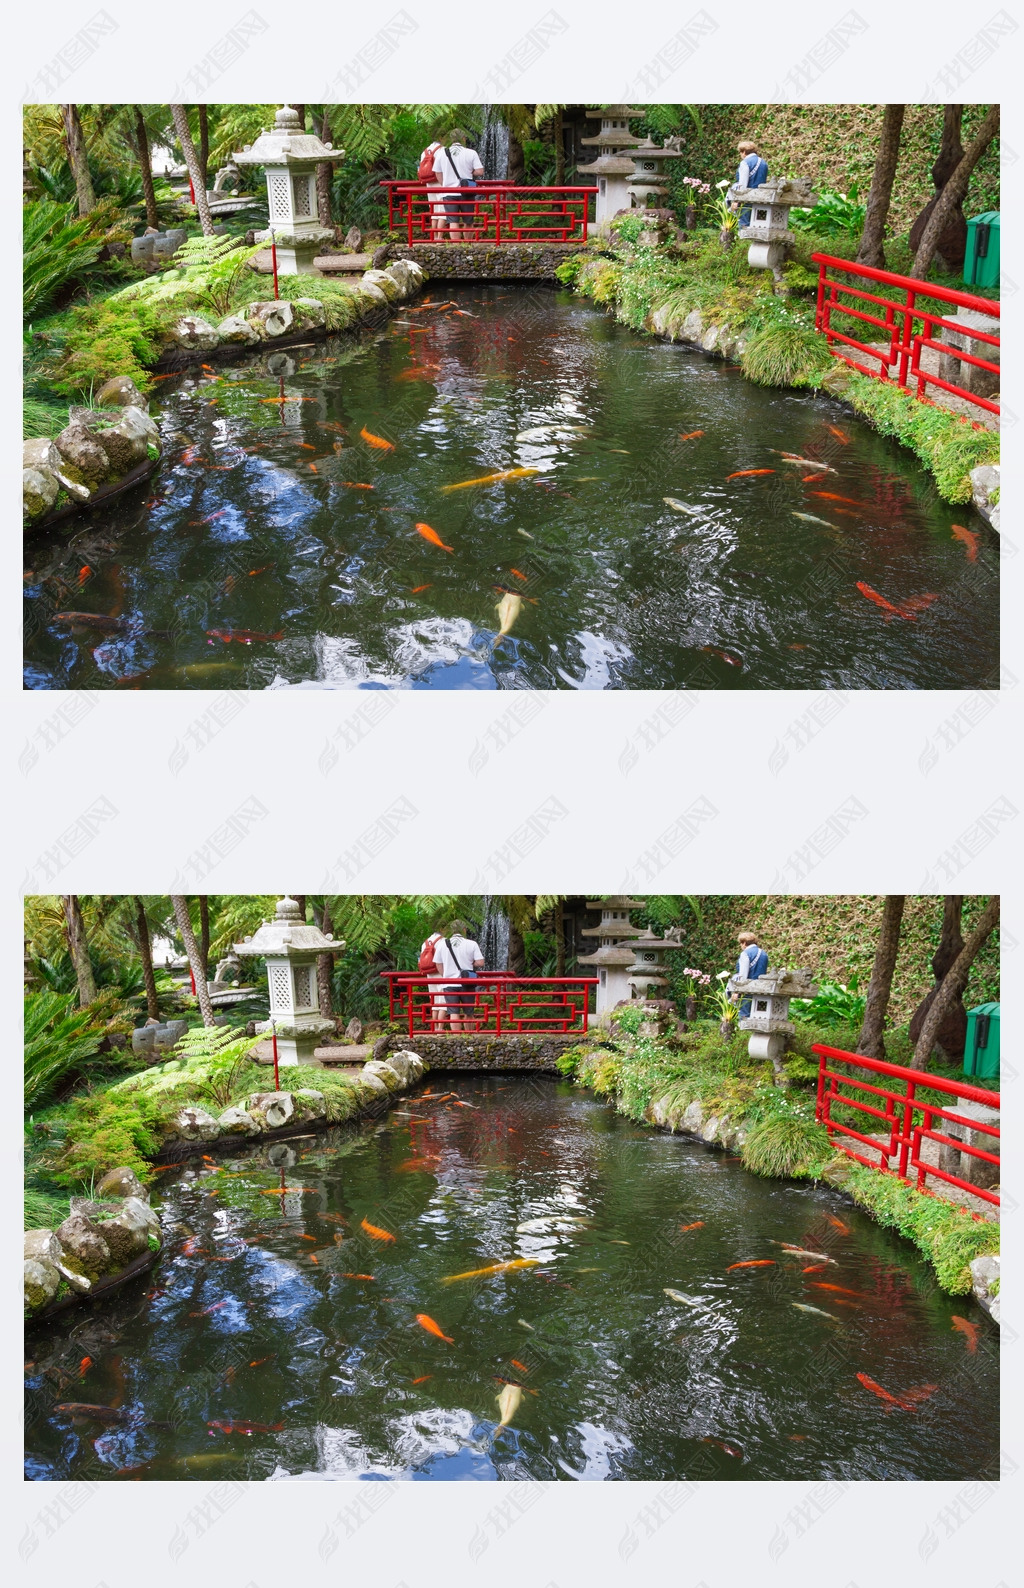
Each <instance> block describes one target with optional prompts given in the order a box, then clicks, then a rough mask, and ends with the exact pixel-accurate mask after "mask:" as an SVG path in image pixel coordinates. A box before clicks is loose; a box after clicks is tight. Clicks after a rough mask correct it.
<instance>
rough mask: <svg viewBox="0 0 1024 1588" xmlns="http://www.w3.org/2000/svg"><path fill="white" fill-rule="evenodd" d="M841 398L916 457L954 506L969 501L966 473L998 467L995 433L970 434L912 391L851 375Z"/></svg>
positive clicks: (971, 428) (967, 428) (953, 416)
mask: <svg viewBox="0 0 1024 1588" xmlns="http://www.w3.org/2000/svg"><path fill="white" fill-rule="evenodd" d="M842 395H843V397H844V398H845V399H846V400H847V401H848V402H849V403H851V404H852V405H853V407H854V408H855V409H856V410H857V412H858V413H859V414H863V416H864V417H865V418H866V419H870V421H871V423H872V424H873V425H874V427H875V429H876V430H879V431H880V432H881V433H882V435H883V436H892V437H893V438H894V439H895V440H897V441H899V442H901V443H902V444H903V446H905V447H909V448H910V449H911V451H912V452H916V453H917V456H918V457H919V458H920V459H921V462H922V463H923V464H924V465H925V466H926V467H927V468H929V469H930V470H931V472H932V473H933V474H934V476H935V483H936V485H937V487H938V490H939V495H940V496H941V497H942V498H943V500H944V501H947V502H953V503H956V504H957V505H959V504H961V503H967V502H969V501H970V500H971V470H972V469H974V468H977V467H978V465H979V464H981V463H998V462H999V433H998V431H995V430H975V428H974V426H973V425H972V424H971V423H970V421H969V420H967V419H961V418H959V417H958V416H957V415H956V414H952V413H950V412H949V410H948V409H945V408H935V407H933V406H932V405H931V404H930V403H923V402H919V401H918V399H917V398H916V397H915V396H914V394H913V392H909V391H906V390H904V389H903V388H901V387H899V386H894V385H893V384H892V383H891V382H886V381H877V380H872V379H871V377H870V376H869V375H861V374H859V373H858V372H857V371H856V370H851V371H850V373H849V377H848V380H847V381H846V382H845V383H844V389H843V392H842Z"/></svg>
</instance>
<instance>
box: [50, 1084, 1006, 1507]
mask: <svg viewBox="0 0 1024 1588" xmlns="http://www.w3.org/2000/svg"><path fill="white" fill-rule="evenodd" d="M448 1081H450V1082H451V1083H452V1085H453V1086H454V1088H455V1090H456V1091H457V1093H458V1097H459V1099H460V1100H462V1101H464V1102H466V1103H470V1104H472V1105H473V1106H472V1107H460V1106H458V1104H456V1103H455V1102H452V1101H448V1102H435V1101H432V1100H431V1098H430V1097H427V1096H425V1095H423V1092H422V1091H421V1093H420V1094H419V1095H415V1096H412V1097H405V1098H403V1100H402V1102H401V1103H400V1105H399V1106H398V1107H397V1108H396V1109H395V1110H394V1111H393V1112H392V1113H391V1114H389V1115H388V1116H387V1117H386V1118H385V1119H384V1120H383V1121H381V1122H379V1123H377V1124H365V1125H362V1126H360V1127H353V1128H349V1129H339V1130H333V1131H331V1132H329V1133H327V1134H326V1135H322V1136H318V1137H315V1138H306V1139H304V1140H301V1141H296V1142H294V1143H293V1144H292V1145H291V1146H286V1145H285V1144H283V1143H277V1144H274V1145H273V1146H270V1147H269V1148H268V1147H262V1148H255V1149H251V1150H249V1151H247V1152H241V1153H239V1154H238V1156H237V1157H235V1158H229V1159H223V1160H219V1162H220V1163H221V1165H222V1167H221V1169H220V1170H218V1169H215V1168H212V1167H211V1166H209V1165H199V1166H198V1167H192V1168H189V1169H186V1170H184V1171H180V1170H173V1171H171V1172H169V1173H167V1174H164V1175H161V1176H160V1177H159V1184H160V1199H161V1202H160V1213H161V1217H162V1220H163V1223H164V1227H165V1231H166V1237H167V1245H166V1248H165V1253H164V1255H163V1256H162V1258H161V1261H160V1263H159V1264H158V1266H157V1267H156V1268H155V1269H154V1270H153V1271H152V1273H151V1274H150V1275H148V1276H147V1277H145V1278H143V1279H140V1280H137V1281H134V1282H133V1283H132V1285H131V1286H130V1287H128V1288H126V1289H125V1291H123V1292H122V1293H120V1294H118V1295H117V1296H116V1297H114V1298H111V1300H110V1301H108V1302H107V1303H105V1304H100V1305H97V1306H96V1307H94V1308H92V1309H91V1310H86V1309H81V1310H79V1311H77V1312H74V1313H72V1314H69V1315H66V1318H65V1321H63V1322H61V1323H59V1324H51V1325H50V1326H48V1327H47V1328H44V1329H39V1328H37V1329H36V1330H34V1331H32V1332H31V1333H30V1337H29V1343H28V1356H29V1360H30V1362H31V1364H32V1365H31V1367H30V1369H29V1372H28V1386H29V1392H28V1411H27V1425H26V1426H27V1446H28V1462H27V1476H28V1477H30V1478H33V1479H61V1478H85V1477H89V1478H98V1479H108V1478H121V1479H130V1478H133V1477H135V1478H139V1479H158V1480H162V1479H182V1478H199V1479H216V1478H222V1477H223V1478H245V1477H248V1478H254V1479H259V1478H269V1477H271V1476H272V1475H276V1476H278V1477H283V1476H286V1475H289V1476H293V1477H297V1476H300V1475H303V1474H310V1475H316V1474H319V1475H322V1476H334V1477H348V1478H352V1477H356V1478H386V1477H395V1478H398V1477H401V1478H419V1479H443V1478H453V1479H475V1480H495V1479H513V1478H532V1479H574V1478H575V1479H589V1480H594V1479H598V1480H599V1479H624V1478H632V1479H669V1478H691V1479H693V1478H712V1479H715V1478H718V1479H726V1478H728V1479H745V1478H766V1479H777V1478H805V1479H812V1478H813V1479H820V1478H836V1479H911V1478H916V1479H929V1478H968V1477H981V1476H986V1477H991V1476H993V1475H994V1466H995V1462H996V1460H997V1454H998V1369H997V1344H996V1331H995V1330H994V1328H993V1327H992V1325H991V1324H990V1323H989V1322H988V1320H987V1319H986V1318H985V1316H984V1314H983V1313H982V1312H981V1311H980V1309H979V1308H978V1307H977V1306H976V1305H975V1304H974V1302H973V1300H972V1299H971V1298H968V1297H959V1298H956V1299H953V1298H950V1297H948V1296H944V1295H943V1294H942V1293H941V1292H939V1291H938V1290H936V1288H935V1286H934V1283H933V1280H932V1277H931V1274H930V1271H929V1269H928V1268H927V1266H926V1265H925V1264H924V1262H923V1261H921V1260H919V1259H918V1257H917V1256H916V1253H915V1252H914V1249H913V1248H912V1247H910V1246H909V1245H908V1244H907V1243H905V1242H903V1241H901V1240H900V1239H899V1238H898V1237H896V1236H894V1235H891V1234H889V1233H888V1232H886V1231H884V1230H882V1229H881V1228H880V1227H879V1226H878V1225H876V1224H875V1223H874V1222H872V1221H871V1220H870V1219H868V1218H866V1217H865V1216H863V1215H861V1214H860V1213H859V1212H857V1211H856V1210H854V1209H851V1208H850V1207H848V1206H847V1205H846V1204H845V1203H843V1202H841V1201H840V1199H839V1198H838V1197H836V1196H834V1195H833V1194H831V1193H829V1192H826V1191H824V1190H815V1189H813V1188H809V1187H807V1186H804V1185H800V1184H797V1183H787V1182H780V1181H766V1180H760V1179H757V1178H756V1177H754V1176H752V1175H749V1174H747V1173H746V1171H745V1170H743V1169H742V1168H741V1167H740V1165H739V1164H738V1162H737V1161H736V1160H735V1159H731V1158H728V1157H723V1156H722V1155H721V1154H718V1153H713V1152H711V1151H709V1150H708V1149H706V1148H704V1147H701V1146H698V1145H696V1144H690V1143H687V1142H685V1141H683V1140H681V1139H679V1138H673V1137H671V1136H668V1135H665V1134H663V1133H661V1132H656V1131H649V1130H642V1129H640V1128H639V1127H637V1126H635V1125H633V1124H630V1123H629V1122H628V1121H626V1120H624V1119H623V1118H622V1117H621V1116H619V1115H617V1114H615V1113H614V1112H613V1111H612V1110H611V1109H610V1108H609V1107H608V1106H607V1105H606V1104H604V1103H601V1102H599V1101H598V1100H596V1099H594V1098H592V1097H588V1096H587V1095H584V1094H580V1093H579V1092H577V1091H575V1090H574V1089H573V1088H571V1087H570V1086H569V1085H568V1084H566V1083H556V1082H554V1081H552V1080H548V1079H546V1078H543V1077H538V1078H529V1077H525V1076H512V1075H504V1076H486V1077H485V1076H471V1075H455V1076H448V1077H443V1076H438V1075H434V1076H433V1077H431V1080H430V1083H429V1084H428V1086H427V1087H426V1088H425V1089H424V1090H425V1091H428V1092H432V1093H433V1094H434V1096H435V1097H437V1096H439V1095H440V1094H442V1093H443V1091H444V1090H445V1088H446V1083H447V1082H448ZM410 1160H411V1161H410ZM424 1160H426V1162H424ZM282 1185H284V1186H286V1187H296V1188H298V1187H302V1188H304V1189H302V1190H295V1191H294V1192H291V1193H290V1194H287V1195H285V1196H283V1197H282V1196H272V1195H264V1194H263V1193H264V1192H268V1191H270V1192H273V1191H276V1190H279V1189H280V1188H281V1186H282ZM154 1200H157V1198H156V1197H155V1196H154ZM555 1214H557V1215H561V1216H562V1217H561V1220H560V1222H558V1223H554V1224H552V1225H550V1226H549V1227H548V1228H547V1229H546V1230H542V1231H540V1232H535V1233H531V1232H525V1233H517V1225H520V1224H523V1223H526V1222H528V1221H530V1220H534V1219H537V1218H541V1217H545V1216H550V1215H555ZM836 1219H838V1221H839V1223H840V1224H841V1225H842V1226H843V1228H837V1227H836V1225H835V1224H834V1223H833V1222H832V1220H836ZM363 1220H366V1221H367V1222H368V1223H370V1224H372V1225H375V1226H377V1227H378V1228H383V1229H387V1230H390V1231H391V1232H392V1233H393V1234H394V1237H395V1239H394V1240H393V1241H380V1240H378V1239H375V1238H374V1237H373V1236H372V1235H369V1234H366V1233H364V1232H363V1230H362V1221H363ZM573 1220H580V1221H582V1222H578V1223H574V1222H571V1221H573ZM683 1225H698V1226H699V1227H697V1228H694V1229H689V1230H685V1231H684V1230H683V1229H681V1226H683ZM337 1236H341V1237H342V1239H341V1244H340V1245H338V1244H337V1243H336V1240H335V1238H336V1237H337ZM778 1241H786V1242H790V1243H794V1244H796V1245H799V1246H806V1247H808V1248H809V1249H810V1250H812V1251H814V1252H824V1253H826V1254H831V1256H832V1257H833V1258H834V1259H835V1265H834V1266H833V1265H831V1264H830V1265H829V1266H827V1267H826V1268H825V1269H824V1270H823V1271H816V1272H814V1273H804V1272H803V1268H804V1266H805V1264H804V1262H801V1261H798V1260H793V1259H788V1260H787V1259H784V1258H783V1257H782V1254H781V1249H780V1247H779V1246H777V1245H775V1244H773V1243H774V1242H778ZM205 1254H208V1255H205ZM314 1258H316V1259H317V1261H316V1262H314V1261H313V1259H314ZM521 1258H533V1259H539V1262H538V1263H537V1265H536V1266H531V1267H526V1268H522V1269H519V1270H517V1271H513V1272H508V1273H506V1274H504V1275H498V1276H494V1277H484V1278H479V1279H457V1280H455V1281H454V1282H452V1283H449V1284H446V1283H444V1282H443V1281H444V1278H445V1276H449V1275H455V1274H461V1273H463V1272H465V1271H466V1270H472V1269H477V1268H482V1267H486V1266H489V1265H491V1264H494V1263H499V1262H507V1261H510V1260H516V1259H521ZM760 1259H772V1260H774V1261H773V1263H772V1266H767V1267H754V1268H739V1269H735V1268H734V1269H732V1270H730V1265H731V1264H735V1263H742V1262H748V1261H750V1260H760ZM808 1266H810V1265H809V1264H808ZM346 1273H349V1274H351V1273H356V1274H366V1275H372V1276H373V1277H372V1279H353V1278H346V1277H345V1275H346ZM822 1282H825V1283H828V1284H832V1285H837V1286H839V1287H841V1292H842V1293H840V1291H830V1290H823V1289H820V1288H817V1287H818V1286H819V1285H820V1284H821V1283H822ZM666 1286H667V1287H669V1288H672V1289H676V1290H679V1291H680V1292H682V1293H683V1294H685V1295H686V1296H688V1297H690V1298H691V1299H692V1301H693V1302H694V1304H693V1305H685V1304H680V1303H678V1302H676V1301H673V1300H671V1299H670V1298H669V1297H668V1296H666V1294H665V1287H666ZM797 1302H799V1303H801V1304H804V1305H809V1306H814V1307H818V1308H820V1309H821V1311H822V1312H827V1313H829V1314H831V1316H830V1317H822V1316H820V1315H819V1314H818V1313H813V1312H802V1311H799V1310H798V1309H797V1307H796V1306H795V1305H794V1303H797ZM417 1314H423V1315H425V1316H427V1317H428V1318H431V1319H433V1320H434V1321H435V1322H436V1324H437V1325H438V1326H439V1328H440V1329H441V1330H442V1331H443V1333H444V1334H446V1335H448V1336H449V1337H450V1340H451V1343H450V1344H449V1343H446V1342H445V1341H443V1340H440V1339H437V1338H435V1337H434V1336H433V1335H432V1334H430V1333H427V1332H426V1331H425V1330H424V1329H423V1328H422V1327H421V1326H420V1325H419V1324H418V1323H417V1321H416V1317H417ZM955 1316H959V1317H961V1318H963V1319H964V1320H966V1323H967V1324H968V1325H972V1326H974V1327H975V1328H976V1330H977V1339H976V1341H975V1346H976V1348H975V1350H974V1351H973V1352H971V1351H970V1350H969V1349H968V1339H967V1337H966V1336H965V1334H964V1333H962V1332H958V1331H957V1330H956V1329H955V1328H954V1326H953V1319H954V1317H955ZM86 1358H89V1359H90V1360H89V1362H88V1364H87V1365H86V1366H85V1367H84V1368H83V1367H82V1363H83V1362H84V1360H85V1359H86ZM858 1373H863V1374H865V1375H867V1376H868V1377H869V1378H871V1379H872V1380H874V1381H875V1382H876V1383H878V1384H879V1385H880V1386H881V1387H882V1388H883V1389H885V1390H886V1391H888V1393H889V1394H891V1395H893V1396H896V1397H898V1398H899V1397H902V1398H903V1399H904V1400H910V1399H912V1397H911V1396H910V1392H911V1391H915V1390H916V1391H920V1392H921V1394H920V1397H919V1398H918V1399H917V1400H916V1402H915V1404H914V1406H913V1409H905V1408H895V1409H894V1408H892V1407H891V1406H889V1405H888V1403H887V1402H885V1401H883V1400H881V1399H880V1398H879V1397H878V1396H877V1395H876V1394H875V1393H873V1392H872V1391H871V1390H870V1389H869V1388H867V1387H865V1386H864V1385H862V1384H861V1383H860V1382H859V1381H858V1378H857V1375H858ZM503 1380H504V1381H514V1382H515V1383H516V1384H518V1385H519V1386H521V1387H523V1388H524V1390H528V1391H530V1393H524V1394H523V1396H522V1401H521V1404H520V1405H519V1407H518V1410H517V1411H516V1412H515V1415H514V1417H513V1420H512V1423H511V1426H509V1427H506V1428H504V1429H500V1430H499V1429H498V1428H497V1427H496V1424H497V1420H498V1408H497V1403H496V1398H495V1397H496V1395H497V1394H498V1393H499V1392H500V1390H501V1388H502V1381H503ZM417 1381H418V1382H417ZM534 1392H535V1393H534ZM69 1401H80V1402H81V1401H84V1402H89V1403H99V1404H108V1405H109V1404H112V1403H116V1404H117V1406H118V1408H119V1409H120V1410H121V1412H122V1414H123V1416H124V1419H125V1421H124V1422H123V1423H122V1424H121V1425H115V1426H106V1425H104V1424H102V1423H99V1422H96V1421H89V1420H88V1419H79V1420H77V1421H76V1420H75V1419H74V1418H73V1417H72V1416H70V1415H69V1414H67V1413H63V1412H59V1411H57V1410H56V1409H55V1405H56V1403H62V1402H69ZM254 1423H258V1424H261V1425H263V1427H264V1428H265V1429H267V1430H268V1431H259V1430H257V1431H253V1432H242V1431H234V1430H235V1428H236V1425H239V1424H240V1425H243V1427H244V1426H246V1425H252V1424H254ZM217 1425H221V1426H217ZM228 1430H231V1431H228ZM726 1447H727V1448H726Z"/></svg>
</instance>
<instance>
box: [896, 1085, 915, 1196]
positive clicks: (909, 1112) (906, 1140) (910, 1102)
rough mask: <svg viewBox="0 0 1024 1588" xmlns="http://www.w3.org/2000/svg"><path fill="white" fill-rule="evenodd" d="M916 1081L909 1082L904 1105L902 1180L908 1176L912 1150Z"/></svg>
mask: <svg viewBox="0 0 1024 1588" xmlns="http://www.w3.org/2000/svg"><path fill="white" fill-rule="evenodd" d="M914 1090H915V1088H914V1082H913V1081H908V1082H907V1100H906V1102H905V1103H904V1105H903V1134H902V1136H901V1137H900V1165H899V1176H900V1179H901V1180H905V1179H906V1178H907V1155H908V1153H909V1152H910V1133H911V1130H912V1127H913V1120H914Z"/></svg>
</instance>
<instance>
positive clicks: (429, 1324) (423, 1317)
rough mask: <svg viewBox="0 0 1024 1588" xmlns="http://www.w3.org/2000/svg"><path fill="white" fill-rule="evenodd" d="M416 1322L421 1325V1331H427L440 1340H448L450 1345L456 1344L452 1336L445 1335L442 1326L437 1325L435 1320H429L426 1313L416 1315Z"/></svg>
mask: <svg viewBox="0 0 1024 1588" xmlns="http://www.w3.org/2000/svg"><path fill="white" fill-rule="evenodd" d="M416 1322H417V1323H418V1324H419V1326H420V1328H421V1329H426V1331H427V1333H428V1334H433V1335H436V1336H437V1338H438V1339H439V1340H446V1341H447V1342H448V1344H449V1345H454V1344H455V1341H454V1340H453V1339H452V1337H451V1335H450V1334H445V1333H444V1331H443V1330H442V1328H441V1326H440V1324H437V1323H435V1322H434V1320H433V1318H428V1316H427V1314H426V1313H425V1312H418V1313H417V1314H416Z"/></svg>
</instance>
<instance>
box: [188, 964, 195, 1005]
mask: <svg viewBox="0 0 1024 1588" xmlns="http://www.w3.org/2000/svg"><path fill="white" fill-rule="evenodd" d="M188 979H189V981H190V982H191V983H192V996H193V998H194V997H195V995H196V973H195V971H194V970H193V969H192V967H191V965H190V966H189V968H188Z"/></svg>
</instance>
